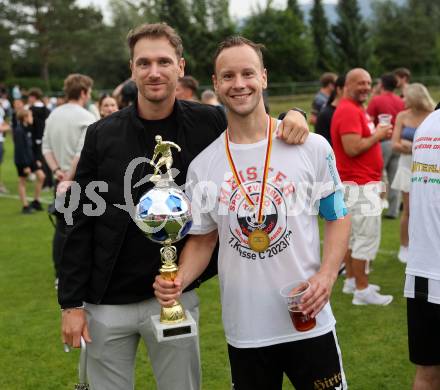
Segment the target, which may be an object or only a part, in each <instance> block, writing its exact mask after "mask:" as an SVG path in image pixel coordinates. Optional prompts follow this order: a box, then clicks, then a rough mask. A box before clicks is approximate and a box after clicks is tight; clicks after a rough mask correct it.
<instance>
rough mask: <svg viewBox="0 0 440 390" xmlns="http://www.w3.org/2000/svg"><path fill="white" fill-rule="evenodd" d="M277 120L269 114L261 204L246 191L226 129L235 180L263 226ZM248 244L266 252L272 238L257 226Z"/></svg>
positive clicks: (228, 156) (229, 159)
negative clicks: (273, 129) (274, 129)
mask: <svg viewBox="0 0 440 390" xmlns="http://www.w3.org/2000/svg"><path fill="white" fill-rule="evenodd" d="M274 122H275V120H272V119H271V118H270V116H269V115H267V147H266V156H265V158H264V169H263V180H262V183H261V192H260V202H259V203H260V204H259V205H258V209H257V207H256V206H257V205H256V204H255V203H254V201H253V200H252V198H251V197H250V195H249V194H248V193H247V192H246V190H245V188H244V186H243V183H242V181H241V178H240V176H239V174H238V171H237V168H236V167H235V164H234V160H233V158H232V154H231V151H230V149H229V130H228V129H226V131H225V149H226V156H227V158H228V162H229V166H230V167H231V171H232V174H233V176H234V180H235V182H236V183H237V185H238V187H239V188H240V191H241V192H242V194H243V196H244V198H245V200H246V202H247V204H248V205H249V207H250V210H251V211H257V218H256V220H257V226H262V224H263V204H264V198H265V195H266V185H267V177H268V175H269V162H270V155H271V151H272V128H273V125H274ZM248 244H249V248H251V249H252V250H253V251H255V252H264V251H265V250H267V248H269V246H270V238H269V234H267V233H266V232H265V231H264V230H263V229H260V228H257V229H255V230H254V231H253V232H251V233H250V234H249V236H248Z"/></svg>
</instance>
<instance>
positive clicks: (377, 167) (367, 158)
mask: <svg viewBox="0 0 440 390" xmlns="http://www.w3.org/2000/svg"><path fill="white" fill-rule="evenodd" d="M370 92H371V76H370V74H369V73H368V72H367V71H366V70H365V69H362V68H355V69H352V70H350V71H349V72H348V73H347V76H346V79H345V87H344V97H343V98H342V99H341V101H340V102H339V104H338V107H337V108H336V111H335V114H334V115H333V119H332V125H331V136H332V143H333V150H334V151H335V156H336V165H337V168H338V171H339V174H340V176H341V179H342V181H343V182H344V183H346V199H347V207H348V209H349V212H350V214H351V236H350V243H349V250H348V251H347V254H346V256H345V269H346V275H347V277H346V279H345V282H344V287H343V290H342V291H343V292H344V293H346V294H353V300H352V303H353V305H371V304H372V305H383V306H385V305H388V304H390V303H391V301H392V300H393V297H392V296H391V295H382V294H379V293H378V290H379V289H380V288H379V286H376V285H373V284H370V283H369V277H368V269H369V263H370V261H372V260H374V259H375V257H376V254H377V251H378V250H379V246H380V238H381V236H380V231H381V223H382V219H381V212H382V208H381V207H380V206H381V202H380V196H379V191H380V189H379V188H378V187H379V186H380V182H381V178H382V168H383V159H382V152H381V148H380V141H382V140H383V139H385V138H390V137H391V131H392V126H391V125H390V124H389V125H384V124H379V125H378V126H376V127H374V123H373V122H372V121H371V119H370V117H369V116H368V115H367V113H366V112H365V109H364V107H363V105H364V104H365V102H366V101H367V100H368V97H369V94H370Z"/></svg>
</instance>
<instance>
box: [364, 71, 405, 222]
mask: <svg viewBox="0 0 440 390" xmlns="http://www.w3.org/2000/svg"><path fill="white" fill-rule="evenodd" d="M396 87H397V79H396V76H394V74H392V73H387V74H384V75H383V76H382V77H381V78H380V94H379V95H377V96H374V97H373V98H372V99H371V100H370V103H369V104H368V107H367V113H368V115H370V117H371V118H372V119H373V121H374V123H375V124H376V125H377V123H378V122H379V118H378V116H379V115H380V114H390V115H391V116H392V117H391V123H392V125H393V126H394V123H395V120H396V115H397V114H398V113H399V112H400V111H403V110H404V108H405V103H404V102H403V99H402V98H401V97H400V96H397V95H396V94H395V93H394V92H393V91H394V90H395V89H396ZM381 147H382V157H383V163H384V169H385V172H386V177H387V179H388V180H386V181H387V194H388V203H389V207H388V212H387V213H386V214H385V217H386V218H391V219H395V218H397V217H398V216H399V206H400V191H397V190H393V189H391V188H390V183H392V182H393V180H394V176H395V175H396V171H397V165H398V163H399V157H400V154H399V153H396V152H393V149H392V148H391V141H390V140H387V139H385V140H383V141H382V142H381Z"/></svg>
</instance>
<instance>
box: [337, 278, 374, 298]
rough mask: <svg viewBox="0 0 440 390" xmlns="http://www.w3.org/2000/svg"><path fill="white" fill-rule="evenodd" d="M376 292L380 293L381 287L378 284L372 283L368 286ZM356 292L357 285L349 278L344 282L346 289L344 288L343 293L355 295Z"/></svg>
mask: <svg viewBox="0 0 440 390" xmlns="http://www.w3.org/2000/svg"><path fill="white" fill-rule="evenodd" d="M368 286H369V287H370V288H371V289H373V290H374V291H380V286H378V285H377V284H373V283H370V284H369V285H368ZM355 290H356V283H355V280H354V278H348V279H345V280H344V287H342V292H343V293H344V294H353V293H354V291H355Z"/></svg>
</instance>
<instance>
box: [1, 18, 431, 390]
mask: <svg viewBox="0 0 440 390" xmlns="http://www.w3.org/2000/svg"><path fill="white" fill-rule="evenodd" d="M128 46H129V49H130V68H131V73H132V75H131V79H130V80H127V81H125V82H123V83H121V84H120V85H119V86H117V87H116V88H115V90H114V91H113V93H112V94H103V95H102V96H101V97H100V98H99V100H98V101H97V103H96V104H93V103H91V95H92V88H93V80H92V79H91V78H90V77H88V76H86V75H82V74H71V75H69V76H68V77H67V78H66V79H65V81H64V91H63V92H64V96H63V100H61V99H59V100H57V101H56V102H53V101H52V102H51V101H50V100H49V101H45V99H44V97H43V94H42V92H41V91H40V90H39V89H37V88H32V89H30V90H29V91H20V90H19V89H17V88H14V90H13V101H12V104H11V102H9V100H8V98H7V94H6V91H3V90H2V91H1V98H0V103H1V106H0V191H2V192H5V191H7V190H6V188H5V187H4V185H3V184H2V183H1V162H2V157H3V141H4V136H5V134H7V133H8V132H11V133H12V135H13V139H14V162H15V165H16V168H17V173H18V177H19V179H18V193H19V196H20V200H21V202H22V212H23V213H24V214H29V213H32V212H33V211H35V210H37V211H39V210H42V209H43V208H42V204H41V201H40V196H41V192H42V189H43V187H44V186H46V187H52V188H53V190H54V191H56V192H57V193H58V195H60V194H63V195H65V194H66V193H67V194H69V192H70V190H69V188H70V187H71V186H72V183H76V184H77V185H78V186H79V188H80V189H81V196H80V199H79V206H80V207H77V208H76V210H75V211H74V214H73V221H71V222H70V223H69V222H68V221H67V220H66V218H65V216H64V215H63V214H62V213H61V212H59V211H58V212H56V213H55V215H56V226H55V233H54V239H53V248H52V251H53V260H54V265H55V272H56V286H57V289H58V300H59V303H60V306H61V309H62V337H63V341H64V342H65V343H66V344H68V345H71V346H74V347H79V346H80V344H81V337H82V338H84V340H85V341H86V342H87V343H89V344H88V349H87V353H88V360H87V368H88V376H89V381H90V384H91V386H92V388H93V389H95V390H100V389H103V390H104V389H105V390H112V389H114V390H116V389H131V388H133V386H134V384H133V372H134V362H135V356H136V351H137V345H138V343H139V340H140V339H141V338H142V339H143V340H144V341H145V343H146V345H147V349H148V354H149V356H150V360H151V364H152V367H153V372H154V375H155V378H156V382H157V385H158V388H159V389H163V390H172V389H176V390H177V389H179V390H181V389H189V390H191V389H199V388H200V384H201V381H200V376H201V368H200V367H201V366H200V355H199V343H198V336H196V337H189V338H180V339H176V340H172V341H167V342H158V340H157V339H156V338H155V331H154V329H153V324H152V322H151V321H150V316H151V315H154V314H157V313H158V312H159V311H160V305H162V306H171V305H173V304H174V302H175V300H177V299H179V300H181V301H182V303H183V305H184V306H185V308H186V309H187V310H189V312H190V313H191V315H192V316H193V318H194V319H195V321H196V323H197V324H198V306H199V301H198V297H197V294H196V293H195V291H194V288H195V287H197V286H198V285H200V283H202V282H203V281H204V280H206V279H207V278H209V277H211V276H212V275H213V274H215V273H217V272H218V275H219V280H220V289H221V297H222V299H221V304H222V312H223V325H224V329H225V335H226V341H227V344H228V354H229V360H230V365H231V377H232V382H233V383H232V386H233V388H234V389H236V390H242V389H262V390H263V389H281V387H282V378H283V374H286V375H287V376H288V378H289V380H290V381H291V382H292V384H294V386H295V388H297V389H310V388H321V387H319V386H320V384H322V383H325V386H326V387H325V388H333V389H346V388H347V378H346V377H345V373H344V369H343V364H342V354H341V351H340V348H339V344H338V340H337V336H336V329H335V318H334V316H333V314H332V311H331V307H330V303H329V299H330V295H331V291H332V288H333V285H334V283H335V281H336V279H337V277H338V274H339V273H340V272H341V269H343V266H345V280H344V284H343V292H344V293H346V294H352V295H353V298H352V303H353V304H354V305H380V306H387V305H389V304H390V303H391V302H392V300H393V297H392V296H391V295H388V294H383V293H382V291H381V287H380V286H378V285H374V284H372V283H369V273H370V268H371V267H370V263H371V262H372V261H373V260H374V259H375V257H376V255H377V253H378V250H379V246H380V240H381V223H382V215H384V217H385V218H391V219H395V218H398V217H399V215H400V250H399V254H398V259H399V260H400V261H402V262H405V263H408V266H407V280H406V285H405V296H406V297H407V298H408V325H409V345H410V359H411V361H413V362H414V363H415V364H416V365H417V372H416V378H415V382H414V389H415V390H421V389H433V390H434V389H437V390H438V388H439V386H440V356H439V353H438V346H439V345H440V340H439V332H438V326H439V325H440V321H439V317H440V310H439V307H440V306H439V304H440V298H439V297H440V267H439V262H438V260H437V259H438V253H440V248H439V247H438V245H439V244H438V240H437V237H438V236H439V234H440V231H439V229H440V213H439V209H438V199H439V193H438V190H435V187H434V185H432V186H430V187H429V191H427V190H426V188H427V187H426V186H425V187H424V186H423V184H426V183H429V182H430V180H433V183H434V182H435V180H437V181H438V180H439V179H438V177H437V178H436V177H435V175H438V174H440V158H439V156H438V155H439V152H438V150H440V148H435V143H436V142H439V144H438V145H440V134H438V126H439V124H440V118H439V115H438V113H434V114H433V111H434V102H433V100H432V98H431V97H430V95H429V92H428V90H427V89H426V87H424V86H423V85H422V84H419V83H410V82H409V81H410V76H411V75H410V72H409V71H408V70H407V69H404V68H401V69H397V70H395V71H394V72H392V73H387V74H384V75H383V76H382V77H381V78H380V79H379V80H378V82H377V84H376V85H375V86H374V87H373V85H372V84H373V82H372V78H371V76H370V74H369V73H368V71H367V70H365V69H362V68H355V69H351V70H350V71H348V72H347V73H346V74H345V75H340V76H339V77H338V76H337V75H336V74H333V73H325V74H323V75H322V77H321V88H320V90H319V92H318V93H317V95H316V97H315V99H314V101H313V103H312V111H311V115H310V118H309V122H310V123H311V124H312V125H314V127H315V131H316V134H313V133H309V131H308V126H307V122H306V117H305V113H304V112H303V111H302V110H300V109H297V108H292V109H291V110H290V111H288V112H287V115H285V116H284V115H283V116H281V118H284V119H282V120H280V119H278V120H277V119H275V118H271V117H270V115H269V114H268V113H267V106H266V105H265V101H264V92H265V90H266V88H267V83H268V82H267V80H268V74H267V71H266V69H265V68H264V59H263V54H262V51H261V46H260V45H258V44H256V43H254V42H251V41H249V40H247V39H245V38H243V37H239V36H234V37H230V38H228V39H226V40H225V41H223V42H222V43H220V45H219V46H218V49H217V51H216V53H215V56H214V58H215V60H214V69H213V90H205V91H204V92H203V93H202V94H201V95H200V101H199V96H198V89H199V85H198V82H197V80H195V79H194V78H193V77H191V76H187V75H185V72H184V66H185V62H184V60H183V58H182V53H183V46H182V41H181V39H180V37H179V36H178V35H177V33H176V32H175V31H174V30H173V29H172V28H171V27H170V26H168V25H166V24H163V23H158V24H146V25H141V26H139V27H137V28H136V29H134V30H132V31H131V32H130V33H129V36H128ZM269 49H270V48H269ZM396 89H399V92H400V94H399V95H398V94H396V93H395V90H396ZM371 92H373V96H372V97H371V99H370V94H371ZM367 103H368V106H367V107H364V105H366V104H367ZM51 104H52V105H51ZM8 117H9V118H10V120H5V119H4V118H8ZM436 126H437V127H436ZM158 134H159V135H160V136H161V137H162V138H163V139H164V140H167V141H172V142H175V143H176V144H178V145H180V146H181V147H182V151H181V153H179V154H178V155H177V156H175V158H174V167H175V168H177V169H178V171H179V172H180V174H179V175H178V176H177V177H176V178H175V181H176V183H177V184H178V185H182V186H183V185H185V182H186V192H187V194H188V196H189V197H190V199H191V202H192V207H193V213H194V214H197V215H198V217H199V218H197V220H196V219H195V221H194V224H193V227H192V229H191V231H190V236H189V238H187V239H185V240H183V241H182V242H180V243H178V244H176V246H177V248H178V250H179V253H181V256H180V259H179V271H178V273H177V276H176V278H175V279H174V280H172V281H170V280H166V279H164V278H163V277H161V276H158V275H157V273H158V269H159V268H160V265H161V257H160V253H159V246H158V245H157V244H155V243H153V242H150V241H148V240H147V239H146V238H145V236H144V235H143V234H142V232H141V231H140V230H139V229H138V227H137V226H136V224H135V222H134V221H133V220H132V218H131V215H130V213H129V212H127V211H126V210H123V209H121V208H118V207H116V206H115V205H116V204H119V205H120V204H124V200H125V188H124V185H125V177H124V172H126V170H127V167H128V166H129V165H130V163H131V161H133V159H135V158H137V157H145V156H150V155H151V152H152V150H153V149H154V146H155V143H156V142H155V136H156V135H158ZM429 145H431V146H429ZM436 149H438V150H437V151H436ZM413 152H414V156H412V153H413ZM415 164H416V165H415ZM149 173H152V167H150V166H149V165H148V164H144V165H140V166H138V167H137V168H136V169H135V170H134V174H133V177H132V182H131V183H130V184H131V195H132V197H133V200H134V202H135V203H136V202H138V201H139V199H140V197H141V195H142V194H143V193H145V192H146V191H147V190H148V189H150V188H151V187H152V183H144V184H142V185H141V186H137V187H136V186H134V184H135V183H137V181H138V180H139V179H140V178H142V176H145V175H146V174H149ZM417 173H420V175H421V178H420V179H419V178H417V177H416V176H415V175H416V174H417ZM32 174H34V175H35V178H36V179H35V192H34V197H33V200H32V201H31V202H28V198H27V195H26V180H27V178H29V177H30V176H31V175H32ZM95 182H104V183H106V187H105V189H103V188H99V195H100V196H101V197H102V198H103V199H104V200H105V202H106V205H107V207H106V208H105V210H104V211H103V212H102V214H100V215H95V216H90V215H88V214H87V213H86V212H85V211H84V210H85V207H82V206H85V205H86V203H88V202H90V199H88V194H87V191H83V189H85V188H88V187H89V186H90V185H92V184H93V183H95ZM207 182H209V183H211V184H213V185H211V186H209V187H207V188H205V191H200V189H198V188H197V186H198V184H199V183H207ZM317 183H319V188H315V191H314V192H313V194H314V195H313V196H312V195H311V192H310V191H306V192H307V194H308V195H306V196H305V199H302V201H304V202H305V204H306V205H308V207H305V209H307V210H310V209H313V207H315V208H316V211H317V212H316V213H311V212H309V213H307V212H305V211H304V212H302V213H300V214H299V215H298V214H295V213H289V205H291V204H292V202H293V203H295V202H299V198H298V197H299V196H300V191H299V188H300V187H301V186H302V185H306V187H307V188H309V187H313V186H314V185H316V184H317ZM383 183H385V186H383ZM414 183H416V184H414ZM413 187H414V188H416V190H415V191H414V193H413V192H412V190H411V191H410V189H412V188H413ZM201 193H203V199H202V198H198V194H199V195H200V194H201ZM316 194H318V195H316ZM424 196H427V201H426V202H421V199H422V198H423V197H424ZM63 199H67V201H68V197H67V198H63ZM206 199H211V200H212V202H211V203H212V204H214V205H215V206H214V207H213V208H212V209H210V210H206V208H205V207H204V206H203V205H202V204H203V202H205V201H206ZM266 200H267V202H265V201H266ZM430 201H431V202H430ZM413 202H415V205H413ZM436 202H437V203H436ZM266 203H267V204H269V206H267V205H266ZM421 203H426V204H427V206H426V207H427V208H426V207H425V206H422V205H421ZM401 208H402V211H401V210H400V209H401ZM384 209H386V212H384V211H383V210H384ZM317 214H318V215H319V216H320V217H322V218H323V219H324V221H325V222H324V224H325V234H324V245H323V251H322V255H320V242H319V230H318V223H317V219H318V215H317ZM409 221H410V223H409ZM69 225H70V226H69ZM408 225H409V226H410V227H409V228H408ZM422 227H423V228H422ZM422 231H424V234H425V236H424V237H422V233H421V232H422ZM253 233H256V234H259V236H258V237H259V238H258V239H257V240H256V241H255V238H254V237H255V235H253ZM437 233H438V234H437ZM262 241H263V242H265V244H264V245H263V247H261V245H262V244H261V242H262ZM421 241H425V244H423V245H422V244H421ZM415 242H416V244H414V243H415ZM217 244H218V245H219V249H218V251H217V249H216V245H217ZM217 268H218V271H217ZM293 279H301V280H304V281H305V282H306V284H307V286H308V289H307V290H306V292H305V294H304V295H303V298H302V300H301V302H300V305H299V309H298V310H299V311H300V312H301V313H302V315H304V316H305V317H307V318H308V319H313V321H314V324H315V325H314V326H313V327H312V328H311V329H309V330H307V331H302V330H300V329H299V328H295V327H294V326H292V322H291V318H290V317H289V311H288V310H287V309H286V305H285V302H284V301H283V299H281V296H280V294H279V291H280V288H281V287H282V286H283V285H285V284H287V283H288V282H290V281H292V280H293ZM435 316H437V317H435ZM434 317H435V318H434ZM433 318H434V319H433ZM292 356H302V357H303V358H302V359H301V360H299V359H293V358H291V357H292Z"/></svg>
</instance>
